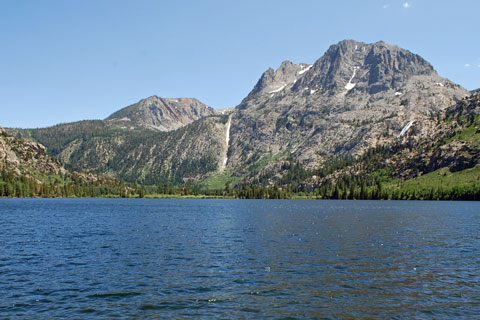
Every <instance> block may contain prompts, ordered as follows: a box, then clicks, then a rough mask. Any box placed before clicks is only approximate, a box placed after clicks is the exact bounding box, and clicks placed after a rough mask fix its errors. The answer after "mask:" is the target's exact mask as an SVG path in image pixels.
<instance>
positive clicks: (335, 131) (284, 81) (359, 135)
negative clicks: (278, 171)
mask: <svg viewBox="0 0 480 320" xmlns="http://www.w3.org/2000/svg"><path fill="white" fill-rule="evenodd" d="M468 94H469V93H468V91H467V90H465V89H464V88H462V87H460V86H459V85H456V84H454V83H452V82H451V81H449V80H447V79H444V78H441V77H440V76H438V74H437V73H436V72H435V70H434V69H433V67H432V66H431V65H430V64H429V63H428V62H426V61H425V60H424V59H422V58H421V57H420V56H418V55H415V54H413V53H411V52H409V51H407V50H403V49H401V48H399V47H396V46H392V45H389V44H386V43H384V42H378V43H374V44H365V43H360V42H355V41H342V42H340V43H338V44H336V45H333V46H331V47H330V48H329V49H328V50H327V52H326V53H325V55H324V56H323V57H321V58H320V59H319V60H317V61H316V62H315V63H314V64H313V65H311V66H308V65H305V64H300V65H296V66H295V65H293V64H291V63H289V62H284V63H282V66H281V67H280V68H279V69H278V70H277V71H276V72H273V70H271V69H270V70H268V71H266V72H265V73H264V74H263V75H262V77H261V79H260V81H259V83H258V84H257V85H256V86H255V87H254V89H253V90H252V92H251V93H250V94H249V95H248V96H247V97H246V98H245V99H244V100H243V101H242V103H241V104H240V105H239V106H238V107H237V109H236V111H235V112H234V114H233V117H232V129H231V141H232V143H231V146H230V150H229V163H228V164H227V166H230V167H232V168H235V170H236V171H238V168H240V167H242V164H243V163H245V162H246V161H248V159H250V158H252V157H256V158H259V159H261V158H263V157H267V156H271V155H272V154H273V155H275V154H282V153H288V154H289V155H292V156H293V157H295V158H298V159H300V160H302V161H303V162H305V163H306V165H307V167H310V168H313V167H318V166H320V165H322V163H323V159H324V156H325V155H327V156H329V155H339V156H343V157H352V156H359V155H361V154H363V153H364V152H365V151H366V150H368V149H369V148H372V147H375V146H376V145H378V144H390V143H393V142H395V141H397V140H399V139H400V140H401V139H403V137H404V135H405V132H406V131H408V132H409V134H410V136H412V135H413V136H415V138H416V139H419V140H421V139H422V138H423V137H428V136H429V135H431V134H432V131H433V130H435V122H436V119H437V117H438V116H439V115H440V114H441V112H442V111H444V110H445V109H446V108H447V107H448V106H451V105H453V104H455V103H456V102H457V101H459V100H461V99H462V98H464V97H465V96H467V95H468ZM403 129H404V130H403Z"/></svg>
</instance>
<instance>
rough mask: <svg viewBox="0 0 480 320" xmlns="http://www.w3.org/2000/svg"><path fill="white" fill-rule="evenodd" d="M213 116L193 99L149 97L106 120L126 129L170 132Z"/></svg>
mask: <svg viewBox="0 0 480 320" xmlns="http://www.w3.org/2000/svg"><path fill="white" fill-rule="evenodd" d="M214 114H216V111H215V110H214V109H213V108H211V107H209V106H207V105H205V104H203V103H202V102H200V101H198V100H197V99H194V98H177V99H166V98H161V97H157V96H151V97H148V98H146V99H142V100H140V101H139V102H137V103H135V104H133V105H131V106H128V107H126V108H123V109H121V110H119V111H117V112H115V113H113V114H112V115H110V116H109V117H108V118H107V119H106V120H109V121H116V122H118V123H120V124H122V125H123V126H125V127H127V128H136V127H143V128H148V129H153V130H158V131H170V130H175V129H177V128H180V127H182V126H185V125H187V124H189V123H191V122H193V121H195V120H198V119H200V118H202V117H205V116H209V115H214Z"/></svg>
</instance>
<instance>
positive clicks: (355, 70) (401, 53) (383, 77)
mask: <svg viewBox="0 0 480 320" xmlns="http://www.w3.org/2000/svg"><path fill="white" fill-rule="evenodd" d="M418 75H433V76H436V75H437V74H436V72H435V70H434V69H433V67H432V65H431V64H430V63H428V62H427V61H425V60H424V59H423V58H422V57H420V56H419V55H416V54H413V53H411V52H410V51H408V50H404V49H401V48H400V47H397V46H394V45H389V44H387V43H385V42H383V41H380V42H376V43H373V44H365V43H363V42H356V41H353V40H345V41H341V42H339V43H338V44H335V45H332V46H330V48H329V49H328V50H327V52H326V53H325V54H324V56H323V57H321V58H320V59H318V60H317V61H316V62H315V64H314V65H313V67H312V70H311V71H310V72H308V73H306V74H305V76H304V77H302V78H301V79H300V80H299V81H297V82H296V83H295V86H294V87H293V90H297V91H298V90H302V88H305V87H308V88H313V89H316V90H319V92H322V93H327V94H337V93H339V92H340V93H341V92H345V90H346V91H350V90H352V89H354V88H355V89H356V90H362V91H364V92H366V93H370V94H374V93H377V92H380V91H385V90H390V89H392V90H396V89H401V88H402V87H403V86H405V85H406V82H407V80H408V79H410V78H411V77H413V76H418Z"/></svg>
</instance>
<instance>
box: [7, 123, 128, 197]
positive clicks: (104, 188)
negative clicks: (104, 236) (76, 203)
mask: <svg viewBox="0 0 480 320" xmlns="http://www.w3.org/2000/svg"><path fill="white" fill-rule="evenodd" d="M133 192H135V190H134V189H133V188H132V187H130V186H128V185H125V184H124V183H123V182H122V181H119V180H117V179H112V178H109V177H106V176H103V175H97V174H93V173H81V172H75V171H69V170H67V169H65V168H64V166H63V165H62V164H61V163H60V162H59V161H58V160H57V159H55V158H52V157H51V156H50V155H48V154H47V152H46V148H45V147H44V146H43V145H41V144H39V143H36V142H31V141H26V140H23V139H19V138H17V137H14V136H12V135H11V134H10V133H9V132H7V131H6V130H5V129H3V128H1V127H0V197H5V196H6V197H67V196H68V197H71V196H76V197H92V196H96V197H98V196H102V195H114V194H116V195H118V196H120V195H124V196H126V195H127V194H128V193H130V194H131V193H133Z"/></svg>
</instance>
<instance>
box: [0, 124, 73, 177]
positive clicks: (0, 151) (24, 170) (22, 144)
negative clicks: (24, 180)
mask: <svg viewBox="0 0 480 320" xmlns="http://www.w3.org/2000/svg"><path fill="white" fill-rule="evenodd" d="M0 169H4V170H8V171H12V172H14V173H15V174H16V175H18V176H26V177H34V176H35V175H36V173H41V174H45V175H50V174H53V175H57V174H65V173H66V170H65V168H64V167H63V166H62V165H61V164H60V162H59V161H58V160H57V159H54V158H52V157H50V156H49V155H48V154H47V152H46V149H45V147H44V146H43V145H41V144H39V143H36V142H31V141H24V140H21V139H17V138H15V137H13V136H11V135H10V134H9V133H8V132H7V131H6V130H5V129H3V128H1V127H0Z"/></svg>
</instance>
